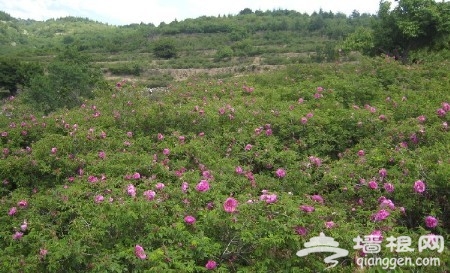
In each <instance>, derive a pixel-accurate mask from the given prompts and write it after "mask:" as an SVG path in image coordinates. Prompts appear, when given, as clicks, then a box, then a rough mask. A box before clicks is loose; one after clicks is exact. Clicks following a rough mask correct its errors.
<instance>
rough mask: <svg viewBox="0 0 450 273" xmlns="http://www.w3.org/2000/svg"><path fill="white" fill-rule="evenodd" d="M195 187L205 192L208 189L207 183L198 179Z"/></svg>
mask: <svg viewBox="0 0 450 273" xmlns="http://www.w3.org/2000/svg"><path fill="white" fill-rule="evenodd" d="M195 189H196V190H197V191H199V192H205V191H208V190H209V183H208V181H206V180H200V182H199V183H198V184H197V186H196V187H195Z"/></svg>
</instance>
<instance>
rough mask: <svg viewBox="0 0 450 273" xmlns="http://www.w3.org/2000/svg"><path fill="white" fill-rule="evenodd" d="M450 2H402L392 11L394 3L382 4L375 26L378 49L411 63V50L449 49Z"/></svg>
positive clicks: (386, 2)
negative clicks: (446, 42) (447, 42)
mask: <svg viewBox="0 0 450 273" xmlns="http://www.w3.org/2000/svg"><path fill="white" fill-rule="evenodd" d="M449 7H450V3H449V2H444V1H443V2H440V3H437V2H435V1H434V0H400V1H398V5H397V6H396V7H395V8H394V9H392V10H391V5H390V2H388V1H381V2H380V8H379V11H378V17H379V19H378V21H377V22H376V24H375V26H374V38H375V39H374V41H375V44H374V46H375V49H377V51H380V50H381V51H382V52H383V53H389V54H392V55H394V56H395V57H396V58H398V59H402V60H403V61H404V62H407V61H408V58H409V54H410V51H412V50H417V49H420V48H433V47H441V48H442V47H447V48H448V44H445V43H444V44H443V43H442V42H443V41H448V37H449V35H450V28H449V27H448V26H449V25H448V24H449V23H448V22H449V20H450V9H449Z"/></svg>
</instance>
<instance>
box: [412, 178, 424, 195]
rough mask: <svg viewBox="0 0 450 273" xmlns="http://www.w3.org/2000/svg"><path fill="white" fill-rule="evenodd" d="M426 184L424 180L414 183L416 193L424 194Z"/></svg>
mask: <svg viewBox="0 0 450 273" xmlns="http://www.w3.org/2000/svg"><path fill="white" fill-rule="evenodd" d="M425 188H426V187H425V183H424V182H423V181H422V180H417V181H416V182H414V191H415V192H417V193H423V192H424V191H425Z"/></svg>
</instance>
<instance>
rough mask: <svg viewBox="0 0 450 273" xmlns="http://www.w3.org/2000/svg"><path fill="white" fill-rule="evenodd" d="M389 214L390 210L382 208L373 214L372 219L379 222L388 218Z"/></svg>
mask: <svg viewBox="0 0 450 273" xmlns="http://www.w3.org/2000/svg"><path fill="white" fill-rule="evenodd" d="M389 215H390V213H389V211H387V210H384V209H382V210H379V211H378V212H377V213H375V214H373V215H372V220H373V221H375V222H379V221H382V220H385V219H386V218H388V216H389Z"/></svg>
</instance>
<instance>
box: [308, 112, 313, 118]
mask: <svg viewBox="0 0 450 273" xmlns="http://www.w3.org/2000/svg"><path fill="white" fill-rule="evenodd" d="M312 117H314V114H313V113H311V112H309V113H308V114H306V118H312Z"/></svg>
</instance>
